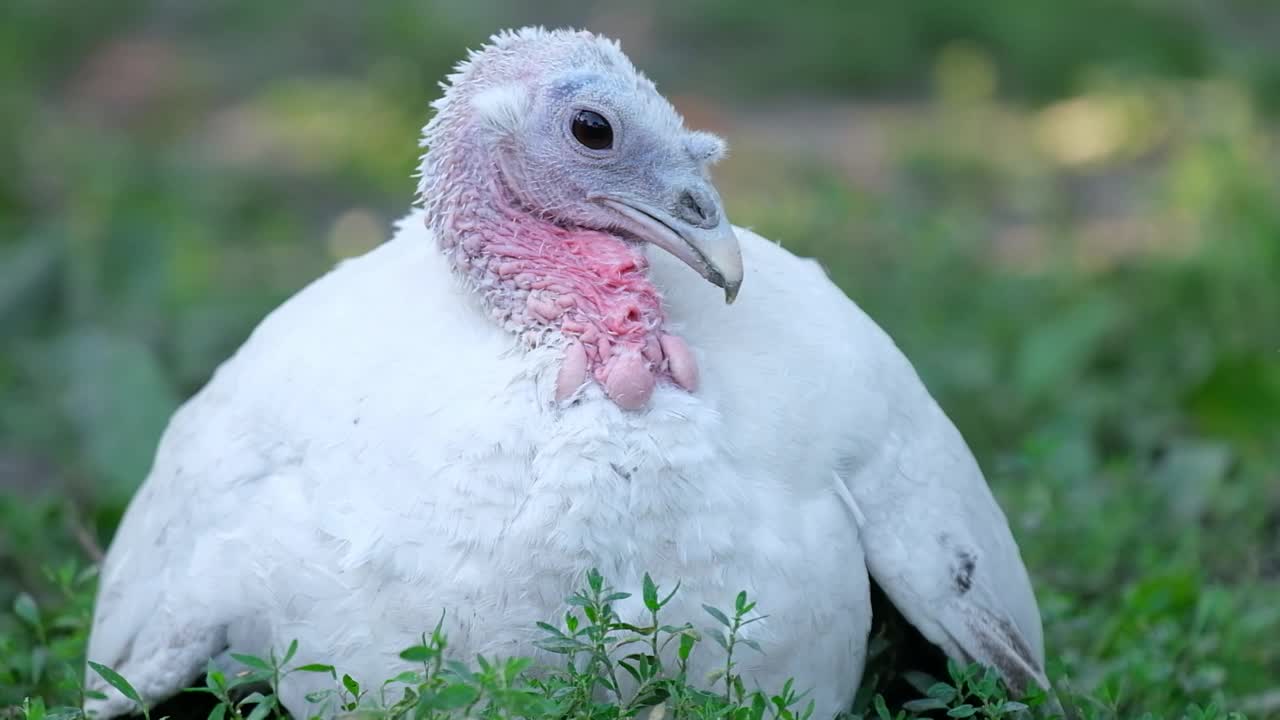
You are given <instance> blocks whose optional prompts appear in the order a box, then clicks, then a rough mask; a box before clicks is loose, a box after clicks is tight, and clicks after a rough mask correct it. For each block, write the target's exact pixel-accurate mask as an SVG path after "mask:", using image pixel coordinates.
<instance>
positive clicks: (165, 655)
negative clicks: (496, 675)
mask: <svg viewBox="0 0 1280 720" xmlns="http://www.w3.org/2000/svg"><path fill="white" fill-rule="evenodd" d="M434 107H435V110H436V113H435V116H434V118H433V119H432V120H431V121H430V123H429V124H428V125H427V126H426V129H425V131H424V141H423V144H424V146H425V147H426V148H427V151H426V153H425V155H424V157H423V160H422V165H421V183H420V185H419V191H420V200H421V203H422V209H421V210H415V211H414V212H411V213H410V214H409V215H408V216H407V217H406V218H404V219H403V220H402V221H400V223H399V224H398V225H397V228H396V231H395V233H394V237H392V238H391V240H390V241H389V242H387V243H385V244H384V245H382V246H381V247H379V248H377V249H376V250H374V251H372V252H370V253H368V254H367V255H364V256H363V257H360V258H358V259H354V260H351V261H348V262H344V263H342V264H341V265H340V266H339V267H338V268H336V269H335V270H334V271H332V272H331V273H329V274H328V275H326V276H325V277H323V278H321V279H319V280H317V281H316V282H315V283H313V284H312V285H310V286H309V287H307V288H306V289H304V290H302V291H301V292H299V293H298V294H297V295H296V296H295V297H293V298H292V299H290V300H289V301H288V302H286V303H285V304H284V305H283V306H281V307H280V308H279V309H277V310H276V311H275V312H273V313H272V314H271V315H270V316H269V317H267V318H266V319H265V320H264V321H263V322H262V324H261V325H260V326H259V327H258V328H257V329H256V331H255V332H254V333H253V334H252V336H251V337H250V338H249V339H248V341H247V342H246V343H245V344H244V346H243V347H242V348H241V349H240V350H239V351H238V352H237V353H236V354H235V356H234V357H232V358H231V359H230V360H228V361H227V362H226V363H225V364H224V365H223V366H222V367H221V368H220V369H219V370H218V371H217V373H216V374H215V375H214V377H213V379H212V380H211V381H210V382H209V383H208V385H207V386H206V387H205V388H204V389H203V390H201V391H200V393H199V394H197V395H196V396H195V397H193V398H192V399H191V400H190V401H189V402H188V403H187V404H186V405H185V406H184V407H183V408H182V409H181V410H180V411H178V413H177V414H176V415H175V416H174V417H173V419H172V421H171V422H170V424H169V427H168V429H167V431H166V432H165V434H164V437H163V439H162V441H161V443H160V446H159V450H158V452H157V455H156V459H155V463H154V466H153V468H152V470H151V473H150V475H149V476H148V477H147V479H146V481H145V482H144V484H143V485H142V487H141V488H140V490H139V491H138V493H137V495H136V497H135V498H134V499H133V501H132V503H131V505H130V507H129V509H128V512H127V513H126V515H125V517H124V520H123V522H122V524H121V525H120V528H119V531H118V532H117V534H116V537H115V539H114V541H113V543H112V545H111V549H110V552H109V553H108V555H107V558H106V560H105V562H104V564H103V567H102V573H101V588H100V592H99V597H98V601H97V607H96V612H95V617H94V624H93V631H92V635H91V639H90V643H89V650H88V657H89V659H90V660H92V661H96V662H98V663H102V664H105V665H107V666H110V667H112V668H115V669H116V670H117V671H118V672H119V673H121V674H122V675H124V676H125V677H126V678H128V679H129V680H130V681H131V682H132V683H133V685H134V686H135V687H136V688H137V689H138V690H139V691H140V692H141V694H142V695H143V697H144V698H145V699H146V700H148V701H149V702H155V701H159V700H162V699H164V698H166V697H168V696H171V695H172V694H174V693H175V692H177V691H178V690H179V689H180V688H182V687H184V686H186V685H187V684H189V683H190V682H192V681H193V680H194V679H195V678H196V677H197V676H198V675H199V674H200V673H202V672H203V670H204V668H205V666H206V664H207V663H208V661H209V660H210V659H211V658H215V657H218V656H222V655H224V654H225V653H226V652H227V651H231V652H235V653H247V654H257V655H260V656H265V655H266V653H268V652H269V651H270V649H272V648H276V649H280V648H284V647H285V646H287V645H288V644H289V643H290V641H292V640H297V641H298V642H299V645H300V647H301V648H302V649H303V650H302V652H303V654H305V656H306V657H307V658H308V659H317V660H321V659H322V660H323V661H324V662H328V663H332V664H334V665H336V666H337V667H338V668H339V669H340V670H342V671H343V672H346V673H350V674H351V675H353V676H354V677H356V678H360V679H362V680H364V681H365V682H366V683H369V682H372V683H377V682H380V681H381V680H384V679H386V678H388V677H392V676H394V675H395V674H396V673H398V672H400V671H401V670H403V669H405V668H404V667H403V666H402V664H403V662H404V661H402V660H400V659H399V657H398V653H399V651H401V650H402V649H404V648H405V647H408V646H410V645H413V644H415V643H416V642H417V641H418V639H419V638H420V636H421V634H422V633H423V632H424V631H429V630H430V628H431V627H432V626H433V625H434V624H435V622H436V621H437V619H439V618H440V617H441V615H442V613H443V615H444V617H445V621H444V622H445V624H444V630H445V632H446V633H447V635H448V637H449V641H450V645H451V647H452V649H453V650H454V651H456V653H457V655H458V656H459V657H462V658H468V657H473V656H474V655H475V654H477V653H484V654H486V655H503V656H510V655H517V654H518V655H530V656H534V657H541V658H543V659H547V658H548V657H549V656H547V655H546V654H545V653H544V652H543V651H540V650H538V649H537V648H536V647H534V645H533V644H532V643H533V640H534V639H535V638H536V637H538V635H537V633H538V631H537V630H536V628H535V622H536V621H540V620H551V619H553V618H555V617H558V616H559V615H560V613H561V612H562V611H563V600H564V598H565V597H566V595H568V594H569V593H570V592H571V590H572V589H573V588H575V587H578V586H579V584H580V582H581V580H582V578H583V576H584V574H585V573H586V571H587V570H588V569H590V568H599V569H600V570H601V571H602V572H603V573H604V574H605V575H606V576H607V577H608V578H610V579H611V580H612V581H613V582H614V584H615V585H617V586H619V587H624V588H637V587H639V584H640V578H641V577H642V575H643V574H644V573H645V572H649V573H651V574H652V575H653V577H654V578H655V579H656V580H657V581H658V582H659V583H661V584H664V585H666V586H668V587H670V586H671V585H673V584H674V583H675V582H676V581H680V582H681V583H682V585H681V590H680V592H679V594H678V595H677V596H676V599H675V601H673V605H672V606H671V607H670V608H669V609H668V610H666V611H665V612H666V613H667V614H668V618H667V619H668V621H670V622H672V623H680V622H685V621H690V622H693V623H695V624H696V625H699V626H701V625H704V624H705V623H704V622H703V618H704V617H705V616H704V613H703V610H702V604H703V603H707V604H710V605H713V606H718V607H728V606H731V605H732V602H733V598H734V596H735V595H736V594H737V593H738V591H740V590H746V591H748V592H749V593H750V594H751V595H753V596H754V597H755V598H756V599H758V601H759V607H761V608H762V609H764V610H765V611H766V612H767V613H768V618H767V619H766V620H764V621H762V622H759V623H757V624H754V625H751V626H750V627H749V628H748V635H749V637H750V638H751V639H753V640H754V641H755V642H757V643H758V644H759V645H760V647H761V649H762V651H763V652H761V653H759V654H755V653H752V654H749V655H743V656H741V657H740V658H739V660H740V665H739V667H738V669H739V671H740V672H741V673H742V674H743V675H744V676H745V679H746V680H747V681H748V683H751V684H754V683H759V684H760V685H761V686H763V687H765V688H777V687H780V685H781V683H782V682H783V680H785V679H786V678H791V677H794V678H795V679H796V681H797V685H798V686H799V687H801V688H811V689H812V694H811V696H810V697H811V698H812V699H813V700H814V701H815V702H816V708H817V715H816V717H821V718H829V717H832V716H834V715H835V714H836V713H838V712H840V711H841V710H843V709H846V708H847V707H848V705H849V704H850V701H851V699H852V698H853V695H854V692H855V690H856V688H857V685H858V679H859V677H860V675H861V673H862V670H863V665H864V661H865V656H866V649H867V635H868V628H869V626H870V622H871V617H870V615H871V610H870V604H869V599H868V586H869V576H870V577H871V578H874V579H875V580H876V581H877V582H878V584H879V585H880V586H881V587H882V588H883V589H884V591H885V593H886V594H887V596H888V597H889V598H890V599H891V600H892V601H893V603H894V604H895V605H896V606H897V608H898V609H899V610H900V611H901V613H902V614H903V616H904V617H905V618H907V619H908V620H909V621H910V622H911V623H913V624H914V625H915V626H916V627H917V628H918V629H919V631H920V632H921V633H922V634H923V636H924V637H925V638H927V639H928V640H929V641H931V642H933V643H934V644H936V645H938V646H939V647H941V648H942V649H943V650H944V651H945V652H946V653H947V654H948V655H949V656H951V657H954V658H957V659H960V660H965V661H969V660H976V661H980V662H983V663H987V664H989V665H991V666H993V667H995V668H997V669H998V670H999V671H1000V673H1001V674H1002V675H1003V677H1004V678H1005V679H1006V680H1007V681H1008V682H1009V684H1010V685H1012V686H1013V687H1015V688H1019V689H1021V688H1026V687H1028V686H1031V685H1034V684H1038V685H1041V686H1046V687H1047V682H1046V679H1045V676H1044V671H1043V654H1044V650H1043V645H1042V637H1041V627H1040V618H1039V614H1038V610H1037V608H1036V602H1035V598H1034V596H1033V594H1032V590H1031V586H1030V583H1029V581H1028V578H1027V573H1026V570H1025V569H1024V567H1023V563H1022V560H1021V558H1020V556H1019V553H1018V549H1017V546H1016V544H1015V542H1014V539H1013V537H1012V535H1011V534H1010V531H1009V526H1008V523H1007V521H1006V520H1005V517H1004V515H1003V514H1002V512H1001V510H1000V508H999V507H998V506H997V504H996V502H995V500H994V499H993V498H992V495H991V493H990V491H989V490H988V488H987V486H986V483H985V481H984V480H983V477H982V474H981V472H980V470H979V468H978V467H977V465H976V463H975V462H974V460H973V458H972V456H971V454H970V452H969V450H968V449H967V447H966V446H965V443H964V441H963V440H962V439H961V437H960V435H959V433H958V432H957V431H956V429H955V427H954V426H953V425H952V424H951V422H950V421H949V420H948V419H947V418H946V416H945V415H944V414H943V412H942V411H941V410H940V409H939V408H938V406H937V404H936V403H935V402H934V401H933V399H932V398H931V397H930V396H929V394H928V392H927V391H926V390H925V388H924V386H923V385H922V383H921V382H920V380H919V379H918V378H917V376H916V374H915V372H914V371H913V369H912V367H911V365H910V364H909V363H908V362H907V360H906V359H905V358H904V357H903V356H902V354H901V353H900V352H899V351H898V349H897V348H896V347H895V346H894V344H893V342H892V341H891V340H890V339H889V338H888V337H887V336H886V335H885V334H884V333H883V332H882V331H881V330H880V329H879V328H878V327H877V326H876V325H875V324H874V323H873V322H872V321H871V320H870V319H868V318H867V317H866V316H865V315H864V314H863V313H862V312H861V311H860V310H859V309H858V307H857V306H856V305H854V304H853V303H852V302H850V301H849V299H848V298H846V297H845V296H844V294H843V293H842V292H841V291H840V290H839V289H837V288H836V287H835V286H834V285H833V284H832V283H831V282H830V281H829V280H828V279H827V278H826V276H825V275H824V273H823V271H822V270H821V269H820V268H819V266H818V265H817V264H816V263H814V262H813V261H811V260H805V259H800V258H797V257H796V256H794V255H792V254H790V253H789V252H787V251H786V250H784V249H782V248H781V247H779V246H778V245H777V244H774V243H772V242H769V241H768V240H765V239H764V238H762V237H760V236H758V235H756V234H754V233H752V232H750V231H748V230H744V229H741V228H735V227H733V226H732V225H731V224H730V222H729V220H728V219H727V218H726V216H725V212H724V209H723V207H722V205H721V201H720V198H719V196H718V194H717V192H716V189H715V188H714V187H713V185H712V184H711V182H710V180H709V175H708V168H709V166H710V165H712V164H713V163H714V162H715V161H716V160H717V159H718V158H719V157H720V156H721V155H722V154H723V152H724V145H723V143H722V142H721V140H720V139H718V138H717V137H715V136H713V135H710V134H708V133H705V132H697V131H690V130H687V129H685V127H684V125H683V121H682V120H681V118H680V116H679V115H677V113H676V112H675V111H674V109H673V108H672V107H671V105H670V104H669V103H668V102H667V101H666V100H665V99H663V97H662V96H661V95H659V94H658V92H657V90H656V89H655V87H654V85H653V84H652V83H651V82H650V81H649V80H647V79H646V78H645V77H644V76H643V75H641V74H640V73H639V72H638V71H637V70H636V69H635V68H634V67H633V66H632V64H631V63H630V61H629V60H628V59H627V58H626V56H625V55H623V53H622V51H621V50H620V49H619V47H618V46H617V44H616V43H613V42H611V41H608V40H605V39H603V38H600V37H598V36H595V35H592V34H590V33H586V32H572V31H546V30H542V29H525V30H520V31H516V32H508V33H502V34H499V35H496V36H494V37H493V38H492V39H491V40H490V42H489V44H488V45H486V46H485V47H483V48H482V49H481V50H479V51H478V52H473V53H472V54H471V56H470V57H469V58H468V60H467V61H465V62H463V63H462V64H461V65H459V67H458V68H457V71H456V73H454V74H453V75H451V76H449V78H448V81H447V83H446V84H445V85H444V94H443V97H442V98H441V99H440V100H438V101H437V102H436V103H435V106H434ZM690 268H692V271H691V270H690ZM708 281H709V282H708ZM739 286H741V287H742V292H741V296H740V297H738V298H737V302H736V303H735V304H732V305H730V304H728V303H726V300H727V301H729V302H730V303H732V302H733V300H734V299H735V296H737V295H738V291H739ZM632 603H634V604H632ZM619 610H620V611H621V613H622V614H623V615H624V616H626V617H632V616H634V618H635V619H636V620H637V621H639V620H640V619H641V618H643V617H645V615H644V610H643V607H642V606H641V605H640V600H639V599H638V598H633V599H632V600H628V601H625V602H623V603H622V604H621V606H620V607H619ZM694 662H695V665H694V669H695V675H694V676H695V677H701V676H702V675H701V674H698V673H705V672H706V671H708V670H710V669H712V668H713V667H718V666H719V663H722V662H723V658H722V657H720V656H717V655H716V654H715V653H713V652H710V651H709V650H708V651H707V652H702V653H701V654H699V653H695V655H694ZM88 682H89V685H90V687H91V688H93V689H97V690H100V691H103V692H105V693H106V699H105V700H90V701H89V703H88V708H89V709H90V710H92V711H95V712H97V713H98V716H99V717H100V718H109V717H112V716H117V715H121V714H126V713H128V712H130V711H131V710H132V709H133V708H132V704H131V703H130V702H129V701H127V700H126V699H125V698H124V697H123V696H121V695H120V694H119V693H117V692H116V691H115V690H114V689H110V688H107V687H106V686H105V684H104V683H103V682H102V681H101V680H100V679H98V678H97V676H96V674H94V673H92V672H91V673H88ZM329 682H330V681H329V679H328V678H327V676H317V675H308V674H305V673H303V674H295V675H291V676H289V677H288V678H287V680H286V681H285V682H284V685H283V686H282V688H281V699H282V701H283V703H284V705H285V706H286V707H287V708H288V709H289V710H290V711H292V712H293V713H294V715H295V716H296V717H307V716H308V713H309V712H312V711H314V709H309V708H308V704H307V701H306V700H305V695H306V694H307V693H308V692H311V691H314V690H316V689H318V688H320V687H326V686H328V683H329Z"/></svg>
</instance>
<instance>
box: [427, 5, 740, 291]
mask: <svg viewBox="0 0 1280 720" xmlns="http://www.w3.org/2000/svg"><path fill="white" fill-rule="evenodd" d="M450 81H451V86H449V87H446V98H445V99H444V100H443V101H442V102H441V103H440V104H439V105H438V106H437V108H438V110H439V114H438V115H437V119H436V120H434V121H433V122H432V124H431V125H428V127H427V129H426V133H425V137H426V139H427V142H428V143H430V142H431V141H432V138H433V134H437V133H438V132H439V130H438V128H444V127H447V126H448V124H449V121H450V115H451V114H453V115H456V114H458V113H452V112H451V111H453V110H454V109H455V108H454V107H453V106H454V104H455V103H457V102H458V101H460V100H461V101H463V102H465V104H466V109H469V110H470V111H471V112H472V113H474V114H475V115H476V116H478V118H479V119H480V122H479V123H478V126H477V127H475V130H477V131H479V132H480V133H482V134H483V135H485V136H486V137H483V138H472V144H471V148H472V149H473V150H477V149H478V150H481V151H482V152H485V153H487V154H488V155H490V156H491V158H492V162H493V163H494V164H495V165H496V168H497V169H498V171H499V173H498V174H499V175H500V177H501V181H502V182H504V183H505V184H506V189H507V190H508V191H509V192H510V193H511V194H512V195H514V197H515V198H516V199H517V200H518V201H519V203H520V204H521V205H522V206H523V207H524V209H526V210H527V211H529V212H532V213H535V214H537V215H538V216H539V217H542V218H544V219H546V220H549V221H552V222H555V223H558V224H561V225H566V226H577V227H583V228H591V229H598V230H604V231H606V232H611V233H618V234H621V235H623V236H626V237H631V238H634V239H638V240H641V241H645V242H648V243H651V244H654V245H657V246H658V247H660V248H662V249H664V250H666V251H667V252H670V253H672V254H673V255H675V256H676V257H678V258H680V259H681V260H682V261H684V262H685V263H686V264H688V265H689V266H690V267H692V268H694V269H695V270H697V271H698V272H699V273H700V274H701V275H703V277H705V278H707V279H708V280H709V281H711V282H713V283H715V284H716V285H719V286H721V287H723V288H724V289H725V294H726V299H727V300H728V301H730V302H731V301H732V300H733V298H734V296H735V295H736V294H737V290H738V286H739V285H740V283H741V281H742V259H741V255H740V252H739V249H738V242H737V238H736V236H735V235H734V233H733V229H732V225H731V224H730V223H729V220H728V218H727V217H726V216H725V213H724V210H723V207H722V203H721V200H720V196H719V194H718V193H717V192H716V189H715V187H714V186H713V185H712V184H711V180H710V177H709V173H708V171H709V168H710V166H711V165H712V164H713V163H715V162H716V161H717V160H718V159H719V158H720V157H721V156H722V155H723V154H724V143H723V141H721V140H720V139H719V138H718V137H716V136H714V135H712V134H710V133H706V132H699V131H690V130H687V129H685V127H684V123H683V120H682V119H681V118H680V116H679V114H678V113H676V111H675V109H674V108H673V107H672V106H671V104H670V103H669V102H667V100H666V99H665V98H663V97H662V96H661V95H660V94H659V93H658V91H657V89H656V87H655V86H654V85H653V83H652V82H651V81H649V79H648V78H646V77H644V75H642V74H641V73H640V72H639V71H637V70H636V69H635V67H634V66H633V65H632V64H631V62H630V61H629V60H628V59H627V58H626V56H625V55H623V53H622V51H621V50H620V49H619V48H618V46H617V45H616V44H615V43H613V42H611V41H609V40H606V39H603V38H599V37H596V36H594V35H592V34H590V33H585V32H572V31H545V30H541V29H525V30H520V31H516V32H514V33H504V34H502V35H498V36H495V38H494V39H493V42H492V44H491V45H489V46H488V47H486V48H485V49H483V50H482V51H481V52H479V53H476V54H473V56H472V58H471V59H470V60H469V61H468V62H467V63H464V64H463V65H462V66H460V67H459V71H458V73H456V74H455V75H453V76H452V77H451V78H450ZM459 96H461V97H459ZM584 110H585V111H589V112H594V113H597V114H599V115H600V116H601V117H603V118H604V119H605V120H606V121H607V122H608V123H609V125H610V127H611V129H612V133H613V142H612V146H611V147H608V148H605V149H598V150H597V149H592V148H589V147H586V146H584V145H583V144H582V143H581V142H579V141H578V140H577V139H576V138H575V137H574V135H573V132H572V123H573V119H574V116H575V115H576V114H577V113H579V112H580V111H584ZM455 140H456V138H455ZM431 155H432V154H431V153H428V156H427V157H426V158H424V167H423V175H424V186H425V185H427V183H428V182H429V180H430V177H431V175H432V172H433V171H438V169H439V168H438V167H433V166H432V163H431V162H430V161H431V159H432V158H431ZM436 160H437V163H438V164H447V163H448V162H449V161H448V159H440V158H437V159H436ZM423 194H424V198H426V199H428V202H430V199H431V198H432V193H431V192H430V191H429V190H428V189H427V188H425V187H424V193H423ZM428 209H430V205H429V207H428Z"/></svg>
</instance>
